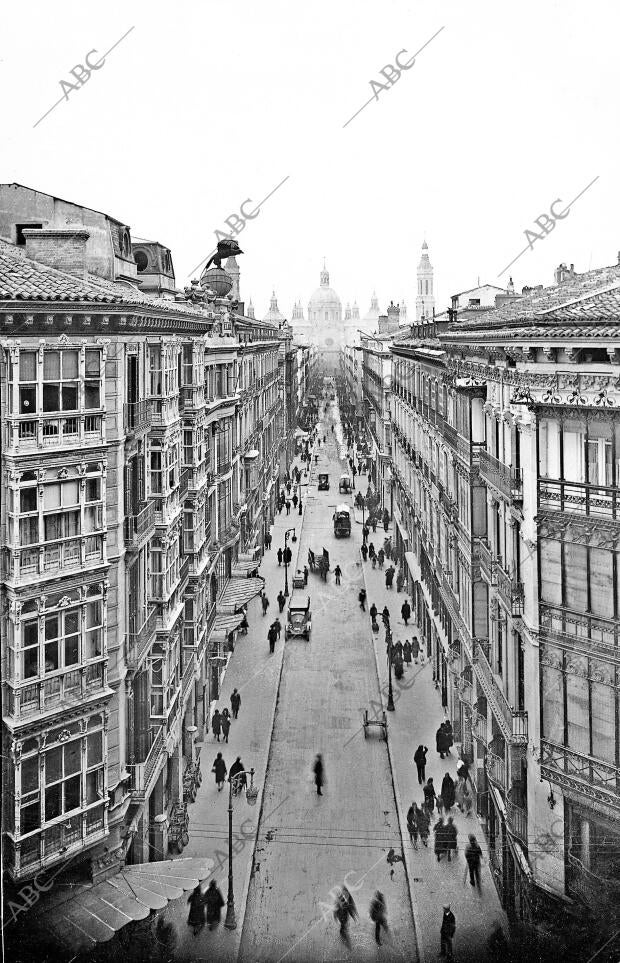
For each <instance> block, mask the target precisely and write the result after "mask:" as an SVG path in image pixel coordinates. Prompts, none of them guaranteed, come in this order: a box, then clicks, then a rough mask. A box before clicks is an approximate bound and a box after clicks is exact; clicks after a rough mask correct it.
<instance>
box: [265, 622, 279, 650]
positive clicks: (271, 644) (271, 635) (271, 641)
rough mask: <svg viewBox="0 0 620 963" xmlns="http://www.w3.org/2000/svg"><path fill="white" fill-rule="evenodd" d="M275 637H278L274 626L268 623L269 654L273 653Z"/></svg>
mask: <svg viewBox="0 0 620 963" xmlns="http://www.w3.org/2000/svg"><path fill="white" fill-rule="evenodd" d="M277 637H278V633H277V632H276V629H275V626H274V625H270V626H269V631H268V632H267V641H268V642H269V652H270V653H271V655H273V653H274V652H275V650H276V639H277Z"/></svg>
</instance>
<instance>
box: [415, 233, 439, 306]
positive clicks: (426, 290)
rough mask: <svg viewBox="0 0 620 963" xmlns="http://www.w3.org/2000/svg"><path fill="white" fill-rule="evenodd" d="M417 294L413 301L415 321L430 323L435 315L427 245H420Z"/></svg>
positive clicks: (431, 274)
mask: <svg viewBox="0 0 620 963" xmlns="http://www.w3.org/2000/svg"><path fill="white" fill-rule="evenodd" d="M417 280H418V293H417V296H416V301H415V314H416V320H417V321H418V322H420V321H430V320H432V317H433V314H434V313H435V294H434V291H433V267H432V265H431V262H430V259H429V256H428V244H427V243H426V241H424V243H423V244H422V255H421V257H420V261H419V263H418V278H417Z"/></svg>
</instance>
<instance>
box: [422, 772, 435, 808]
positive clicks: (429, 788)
mask: <svg viewBox="0 0 620 963" xmlns="http://www.w3.org/2000/svg"><path fill="white" fill-rule="evenodd" d="M423 792H424V805H425V806H426V809H427V811H428V812H429V813H432V812H433V810H434V808H435V798H436V795H437V794H436V792H435V787H434V785H433V777H432V776H429V777H428V781H427V783H426V785H425V786H424V789H423Z"/></svg>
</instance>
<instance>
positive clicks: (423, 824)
mask: <svg viewBox="0 0 620 963" xmlns="http://www.w3.org/2000/svg"><path fill="white" fill-rule="evenodd" d="M417 817H418V829H419V831H420V839H421V840H422V843H423V844H424V845H425V846H426V847H428V834H429V831H430V827H431V818H430V816H429V814H428V809H427V808H426V805H424V806H421V807H420V808H419V809H418V811H417Z"/></svg>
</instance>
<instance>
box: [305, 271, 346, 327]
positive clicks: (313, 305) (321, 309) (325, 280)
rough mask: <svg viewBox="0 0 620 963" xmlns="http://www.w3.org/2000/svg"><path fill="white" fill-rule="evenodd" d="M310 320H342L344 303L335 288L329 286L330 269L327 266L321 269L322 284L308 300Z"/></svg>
mask: <svg viewBox="0 0 620 963" xmlns="http://www.w3.org/2000/svg"><path fill="white" fill-rule="evenodd" d="M308 320H309V321H341V320H342V303H341V301H340V298H339V297H338V295H337V294H336V292H335V291H334V289H333V288H331V287H330V286H329V271H328V270H327V269H326V268H325V267H323V270H322V271H321V285H320V287H318V288H317V289H316V291H315V292H314V294H313V295H312V297H311V298H310V301H309V302H308Z"/></svg>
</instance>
